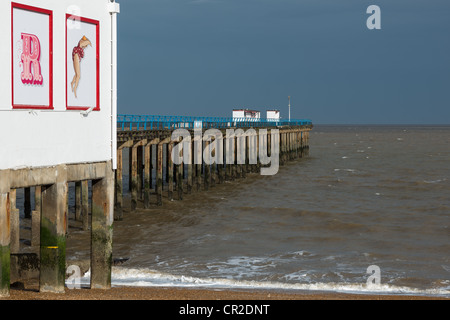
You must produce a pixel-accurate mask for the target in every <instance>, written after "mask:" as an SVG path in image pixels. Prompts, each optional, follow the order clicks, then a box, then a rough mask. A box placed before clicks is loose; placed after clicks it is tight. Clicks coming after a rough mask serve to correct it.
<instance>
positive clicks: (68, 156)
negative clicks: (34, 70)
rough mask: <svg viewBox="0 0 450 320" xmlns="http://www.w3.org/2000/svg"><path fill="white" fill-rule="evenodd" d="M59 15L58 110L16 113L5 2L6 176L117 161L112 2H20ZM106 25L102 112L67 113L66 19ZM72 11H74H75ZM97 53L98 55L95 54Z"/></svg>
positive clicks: (1, 55) (2, 135) (1, 100)
mask: <svg viewBox="0 0 450 320" xmlns="http://www.w3.org/2000/svg"><path fill="white" fill-rule="evenodd" d="M14 2H15V3H21V4H25V5H29V6H33V7H40V8H43V9H48V10H52V11H53V107H54V110H30V109H26V110H18V109H14V110H13V108H12V83H11V77H12V75H11V10H12V8H11V1H9V0H2V1H0V39H1V43H2V45H1V46H0V70H1V74H0V150H1V151H0V170H1V169H9V168H23V167H45V166H54V165H58V164H70V163H86V162H99V161H108V160H112V157H113V155H114V151H113V150H115V148H116V146H115V139H114V136H113V135H115V132H113V128H114V123H113V122H114V121H116V120H115V119H112V115H114V114H115V113H113V112H112V111H113V110H112V103H111V101H112V99H111V98H112V94H111V41H110V40H111V15H110V13H109V12H108V10H107V4H108V2H109V0H57V1H55V0H17V1H14ZM74 5H76V6H78V7H79V8H80V10H81V11H80V16H82V17H85V18H89V19H94V20H98V21H99V22H100V43H99V46H100V68H99V73H100V88H99V91H100V94H99V97H100V111H92V112H90V113H89V114H88V115H87V116H83V115H82V114H81V113H82V111H80V110H66V13H73V12H72V11H70V10H73V6H74ZM71 6H72V7H71ZM91 53H92V52H91Z"/></svg>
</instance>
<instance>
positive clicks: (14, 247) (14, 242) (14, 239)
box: [10, 208, 20, 253]
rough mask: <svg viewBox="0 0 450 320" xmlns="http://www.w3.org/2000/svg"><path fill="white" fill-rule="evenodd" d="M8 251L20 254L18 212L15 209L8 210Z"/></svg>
mask: <svg viewBox="0 0 450 320" xmlns="http://www.w3.org/2000/svg"><path fill="white" fill-rule="evenodd" d="M10 230H11V231H10V232H11V236H10V251H11V253H19V252H20V211H19V209H17V208H11V209H10Z"/></svg>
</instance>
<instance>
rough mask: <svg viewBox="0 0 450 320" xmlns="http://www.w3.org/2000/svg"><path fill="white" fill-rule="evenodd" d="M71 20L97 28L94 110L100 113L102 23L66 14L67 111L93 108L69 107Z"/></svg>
mask: <svg viewBox="0 0 450 320" xmlns="http://www.w3.org/2000/svg"><path fill="white" fill-rule="evenodd" d="M69 19H72V20H74V21H79V22H84V23H89V24H92V25H95V27H96V105H95V106H94V108H93V111H100V21H98V20H94V19H89V18H85V17H80V16H76V15H73V14H66V110H87V109H89V108H91V107H92V106H74V105H72V106H69V102H68V96H69V89H68V79H67V77H68V67H67V66H68V60H67V54H68V49H69V47H68V42H67V39H68V37H67V30H68V28H67V21H68V20H69Z"/></svg>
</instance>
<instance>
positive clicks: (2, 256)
mask: <svg viewBox="0 0 450 320" xmlns="http://www.w3.org/2000/svg"><path fill="white" fill-rule="evenodd" d="M1 184H2V181H0V297H8V296H9V289H10V279H11V278H10V266H11V252H10V241H11V235H10V223H9V219H10V214H11V203H10V201H9V193H7V191H6V190H2V189H3V188H2V186H1ZM7 187H8V186H5V189H6V188H7Z"/></svg>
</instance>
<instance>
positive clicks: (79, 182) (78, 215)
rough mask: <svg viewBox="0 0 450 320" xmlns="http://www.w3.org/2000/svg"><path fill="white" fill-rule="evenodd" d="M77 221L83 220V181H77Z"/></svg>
mask: <svg viewBox="0 0 450 320" xmlns="http://www.w3.org/2000/svg"><path fill="white" fill-rule="evenodd" d="M75 221H81V181H77V182H75Z"/></svg>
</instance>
